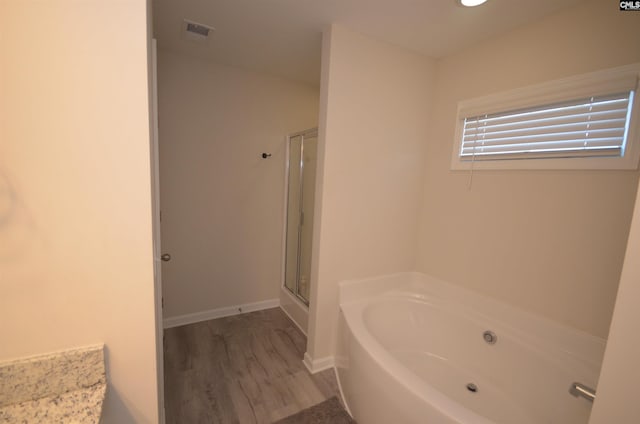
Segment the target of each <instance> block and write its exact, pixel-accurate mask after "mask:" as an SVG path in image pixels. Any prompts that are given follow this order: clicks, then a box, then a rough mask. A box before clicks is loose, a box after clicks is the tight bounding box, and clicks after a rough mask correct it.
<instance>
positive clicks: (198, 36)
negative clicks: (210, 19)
mask: <svg viewBox="0 0 640 424" xmlns="http://www.w3.org/2000/svg"><path fill="white" fill-rule="evenodd" d="M213 31H215V28H213V27H210V26H209V25H204V24H199V23H197V22H193V21H190V20H188V19H185V20H184V21H183V23H182V34H183V35H184V37H185V38H186V39H188V40H193V41H207V40H208V39H209V34H210V33H212V32H213Z"/></svg>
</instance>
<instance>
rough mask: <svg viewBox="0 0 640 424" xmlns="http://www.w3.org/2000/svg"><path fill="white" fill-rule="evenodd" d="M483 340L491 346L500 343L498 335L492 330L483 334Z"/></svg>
mask: <svg viewBox="0 0 640 424" xmlns="http://www.w3.org/2000/svg"><path fill="white" fill-rule="evenodd" d="M482 338H483V339H484V341H485V342H487V343H489V344H496V342H497V341H498V336H496V333H494V332H493V331H491V330H487V331H485V332H484V333H482Z"/></svg>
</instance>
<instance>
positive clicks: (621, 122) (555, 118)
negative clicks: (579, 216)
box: [459, 90, 634, 161]
mask: <svg viewBox="0 0 640 424" xmlns="http://www.w3.org/2000/svg"><path fill="white" fill-rule="evenodd" d="M633 95H634V92H633V90H630V91H626V92H623V93H617V94H611V95H600V96H592V97H588V98H580V99H576V100H571V101H566V102H561V103H553V104H547V105H543V106H535V107H529V108H524V109H517V110H510V111H506V112H498V113H492V114H484V115H476V116H469V117H465V118H464V123H463V131H462V142H461V144H460V152H459V155H460V160H461V161H483V160H504V159H540V158H576V157H620V156H623V155H624V150H625V145H626V140H627V135H628V128H629V125H628V123H629V121H630V117H631V108H632V105H633Z"/></svg>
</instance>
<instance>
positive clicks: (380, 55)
mask: <svg viewBox="0 0 640 424" xmlns="http://www.w3.org/2000/svg"><path fill="white" fill-rule="evenodd" d="M432 75H433V65H432V61H431V60H429V59H427V58H424V57H422V56H419V55H417V54H413V53H410V52H407V51H403V50H401V49H398V48H396V47H394V46H391V45H388V44H385V43H381V42H377V41H374V40H371V39H369V38H366V37H363V36H361V35H359V34H356V33H353V32H350V31H348V30H346V29H345V28H342V27H340V26H333V27H332V28H331V29H330V30H329V31H327V32H326V33H325V36H324V37H323V70H322V81H321V113H320V135H319V140H318V156H319V162H318V185H317V191H316V196H317V197H316V205H315V210H316V213H315V216H314V219H315V223H314V248H315V249H314V252H313V255H314V256H313V258H314V259H313V261H312V273H311V290H312V294H311V308H310V317H309V318H310V322H309V343H308V346H307V353H308V354H309V355H310V356H311V358H312V359H314V360H318V359H320V358H323V357H326V356H329V355H332V354H333V344H334V333H335V326H336V322H337V316H338V304H337V284H338V282H339V281H341V280H343V279H347V278H356V277H366V276H371V275H377V274H384V273H390V272H397V271H409V270H412V269H413V267H414V259H415V251H416V247H417V243H418V232H417V231H416V229H417V227H418V222H419V211H420V203H421V193H422V186H423V184H422V180H423V165H424V163H423V162H424V151H425V146H426V144H427V124H426V121H427V116H428V114H429V104H430V100H431V82H432Z"/></svg>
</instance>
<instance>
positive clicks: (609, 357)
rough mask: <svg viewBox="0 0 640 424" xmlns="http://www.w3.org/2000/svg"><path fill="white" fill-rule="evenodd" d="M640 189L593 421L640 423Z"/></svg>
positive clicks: (591, 422) (599, 423) (595, 422)
mask: <svg viewBox="0 0 640 424" xmlns="http://www.w3.org/2000/svg"><path fill="white" fill-rule="evenodd" d="M638 199H640V192H639V193H638V195H637V197H636V208H635V210H634V212H633V221H632V224H631V231H630V232H629V243H628V245H627V252H626V254H625V260H624V266H623V268H622V276H621V277H620V288H619V289H618V298H617V300H616V307H615V310H614V311H613V319H612V321H611V330H610V331H609V340H608V341H607V349H606V351H605V355H604V360H603V362H602V370H601V372H600V380H599V381H598V389H597V391H598V395H597V397H596V401H595V403H594V405H593V411H592V412H591V420H590V421H589V423H590V424H610V423H616V424H635V423H638V422H640V403H639V402H638V381H639V380H640V368H639V367H638V358H640V333H639V332H638V323H639V322H640V261H638V258H639V257H640V202H638Z"/></svg>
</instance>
